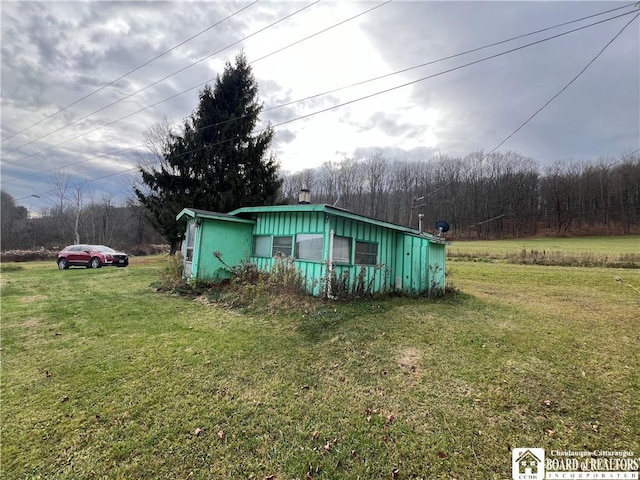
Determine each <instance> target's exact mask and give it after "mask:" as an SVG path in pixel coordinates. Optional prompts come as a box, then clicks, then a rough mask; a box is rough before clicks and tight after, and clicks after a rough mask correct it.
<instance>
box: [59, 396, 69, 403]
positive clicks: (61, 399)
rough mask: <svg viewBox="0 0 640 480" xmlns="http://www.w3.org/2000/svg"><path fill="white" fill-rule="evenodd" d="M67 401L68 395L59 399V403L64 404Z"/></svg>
mask: <svg viewBox="0 0 640 480" xmlns="http://www.w3.org/2000/svg"><path fill="white" fill-rule="evenodd" d="M68 400H69V395H65V396H64V397H61V398H60V401H61V402H66V401H68Z"/></svg>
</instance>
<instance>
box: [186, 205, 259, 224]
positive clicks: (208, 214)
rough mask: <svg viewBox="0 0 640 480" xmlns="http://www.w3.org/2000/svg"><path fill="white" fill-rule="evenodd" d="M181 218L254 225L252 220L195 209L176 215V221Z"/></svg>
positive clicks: (188, 209)
mask: <svg viewBox="0 0 640 480" xmlns="http://www.w3.org/2000/svg"><path fill="white" fill-rule="evenodd" d="M183 217H191V218H198V217H200V218H210V219H213V220H227V221H230V222H239V223H256V222H255V221H254V220H250V219H246V218H240V217H235V216H233V215H230V214H228V213H219V212H210V211H209V210H200V209H197V208H183V209H182V210H181V211H180V213H178V215H176V220H180V219H181V218H183Z"/></svg>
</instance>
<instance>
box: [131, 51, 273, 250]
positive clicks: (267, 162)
mask: <svg viewBox="0 0 640 480" xmlns="http://www.w3.org/2000/svg"><path fill="white" fill-rule="evenodd" d="M261 111H262V105H261V104H260V103H259V101H258V85H257V83H256V81H255V78H254V76H253V73H252V70H251V67H250V66H249V64H248V63H247V59H246V57H245V55H244V54H239V55H238V56H237V57H236V58H235V65H232V64H231V63H230V62H227V64H226V66H225V69H224V73H223V74H222V76H220V75H218V78H217V79H216V82H215V85H214V88H213V89H212V88H211V87H210V86H209V85H206V86H205V87H204V88H203V89H202V91H201V92H200V102H199V104H198V107H197V108H196V110H194V112H193V113H192V114H191V115H190V116H189V117H187V118H186V119H185V120H184V124H183V127H182V132H181V133H180V134H169V135H168V138H167V139H166V142H165V144H164V145H163V147H162V156H163V158H162V161H161V162H160V163H161V165H160V168H159V169H157V170H156V169H153V168H148V167H143V166H141V167H140V173H141V174H142V181H143V183H144V184H145V185H146V186H147V188H148V192H147V193H145V192H142V191H141V190H140V189H137V188H136V189H135V193H136V195H137V197H138V199H139V200H140V202H141V203H142V204H143V205H144V206H145V207H146V208H147V209H148V210H149V212H150V214H151V215H152V218H153V219H154V221H155V224H156V226H157V227H158V229H159V230H160V232H161V233H162V234H163V235H164V236H165V237H166V238H167V240H168V241H169V243H170V245H171V247H172V248H171V251H172V252H174V251H175V248H176V246H177V245H178V243H179V240H180V239H179V234H180V232H181V231H182V227H180V226H178V225H177V224H176V221H175V216H176V215H177V214H178V212H179V211H180V210H181V209H182V208H185V207H192V208H199V209H204V210H212V211H217V212H229V211H231V210H234V209H236V208H239V207H243V206H249V205H269V204H273V203H274V202H275V201H276V198H277V195H278V191H279V189H280V185H281V180H280V178H279V175H278V165H277V163H276V161H275V159H274V157H273V156H272V155H271V154H270V152H269V148H270V146H271V141H272V140H273V134H274V131H273V129H272V128H271V127H268V128H267V129H264V130H262V131H261V132H259V133H254V130H255V128H256V125H257V123H258V117H259V114H260V112H261Z"/></svg>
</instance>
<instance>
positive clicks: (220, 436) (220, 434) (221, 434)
mask: <svg viewBox="0 0 640 480" xmlns="http://www.w3.org/2000/svg"><path fill="white" fill-rule="evenodd" d="M218 438H219V439H221V440H222V439H223V438H224V430H220V431H219V432H218Z"/></svg>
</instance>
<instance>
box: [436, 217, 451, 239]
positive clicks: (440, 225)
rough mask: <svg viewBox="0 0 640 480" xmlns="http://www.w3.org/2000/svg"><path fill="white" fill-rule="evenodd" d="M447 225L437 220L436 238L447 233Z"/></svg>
mask: <svg viewBox="0 0 640 480" xmlns="http://www.w3.org/2000/svg"><path fill="white" fill-rule="evenodd" d="M449 228H450V227H449V224H448V223H447V222H445V221H444V220H439V221H437V222H436V230H437V231H438V236H439V237H440V236H442V234H443V233H447V232H448V231H449Z"/></svg>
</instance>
